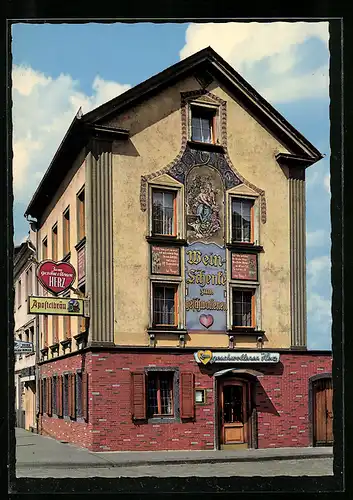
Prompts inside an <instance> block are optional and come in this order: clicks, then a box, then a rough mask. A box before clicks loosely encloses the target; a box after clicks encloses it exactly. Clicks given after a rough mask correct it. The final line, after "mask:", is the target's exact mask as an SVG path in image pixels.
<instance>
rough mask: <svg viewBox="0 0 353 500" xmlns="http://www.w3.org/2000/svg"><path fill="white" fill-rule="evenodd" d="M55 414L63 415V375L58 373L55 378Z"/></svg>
mask: <svg viewBox="0 0 353 500" xmlns="http://www.w3.org/2000/svg"><path fill="white" fill-rule="evenodd" d="M56 411H57V413H56V414H57V416H58V417H62V416H63V376H62V375H59V376H58V379H57V410H56Z"/></svg>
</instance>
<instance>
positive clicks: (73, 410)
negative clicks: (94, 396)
mask: <svg viewBox="0 0 353 500" xmlns="http://www.w3.org/2000/svg"><path fill="white" fill-rule="evenodd" d="M69 380H70V385H71V392H70V394H71V413H70V417H71V418H75V417H76V398H75V396H76V391H75V381H76V376H75V374H74V373H71V375H70V379H69Z"/></svg>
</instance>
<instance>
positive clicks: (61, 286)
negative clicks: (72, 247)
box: [37, 260, 76, 295]
mask: <svg viewBox="0 0 353 500" xmlns="http://www.w3.org/2000/svg"><path fill="white" fill-rule="evenodd" d="M37 277H38V280H39V282H40V284H41V285H42V286H43V287H44V288H46V289H47V290H49V292H51V293H53V294H55V295H59V294H60V293H62V292H65V290H67V289H68V288H70V286H71V285H72V284H73V282H74V281H75V278H76V271H75V268H74V267H73V266H72V264H70V263H69V262H54V261H53V260H44V261H43V262H41V263H40V264H39V266H38V270H37Z"/></svg>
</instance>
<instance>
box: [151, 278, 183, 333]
mask: <svg viewBox="0 0 353 500" xmlns="http://www.w3.org/2000/svg"><path fill="white" fill-rule="evenodd" d="M156 284H160V285H166V286H168V285H172V286H175V287H177V292H176V293H177V306H178V318H177V319H178V321H177V324H176V325H170V326H169V325H167V326H155V325H154V324H153V287H154V286H155V285H156ZM149 294H150V307H149V327H148V330H149V331H158V332H177V331H179V330H184V329H185V305H184V304H185V290H184V284H183V278H182V276H168V277H166V276H163V275H162V276H157V275H155V274H154V275H152V276H151V277H150V285H149Z"/></svg>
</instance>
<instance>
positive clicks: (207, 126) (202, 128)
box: [191, 109, 213, 143]
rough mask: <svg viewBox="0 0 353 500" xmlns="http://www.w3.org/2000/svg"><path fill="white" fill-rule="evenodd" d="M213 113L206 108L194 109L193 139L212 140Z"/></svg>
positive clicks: (192, 119) (192, 120)
mask: <svg viewBox="0 0 353 500" xmlns="http://www.w3.org/2000/svg"><path fill="white" fill-rule="evenodd" d="M212 119H213V113H212V112H209V111H208V110H204V109H193V110H192V118H191V140H193V141H201V142H208V143H210V142H212Z"/></svg>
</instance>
